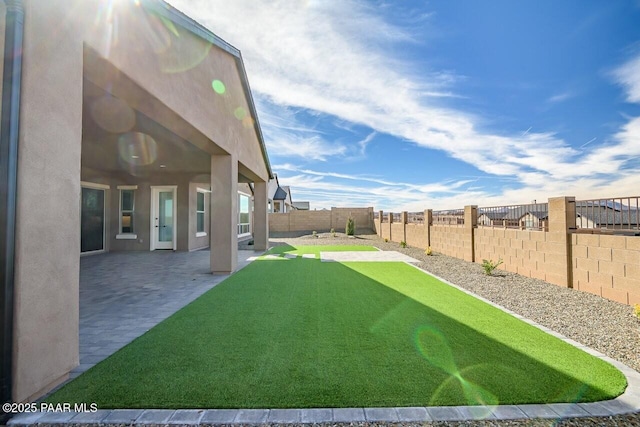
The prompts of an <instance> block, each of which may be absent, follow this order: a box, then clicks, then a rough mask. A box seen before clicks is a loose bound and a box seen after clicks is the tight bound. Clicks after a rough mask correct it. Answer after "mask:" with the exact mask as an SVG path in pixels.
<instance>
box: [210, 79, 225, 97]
mask: <svg viewBox="0 0 640 427" xmlns="http://www.w3.org/2000/svg"><path fill="white" fill-rule="evenodd" d="M211 87H212V88H213V90H214V92H215V93H217V94H218V95H224V93H225V92H226V91H227V88H226V87H225V85H224V83H222V82H221V81H220V80H214V81H212V82H211Z"/></svg>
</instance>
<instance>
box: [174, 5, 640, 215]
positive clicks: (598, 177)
mask: <svg viewBox="0 0 640 427" xmlns="http://www.w3.org/2000/svg"><path fill="white" fill-rule="evenodd" d="M171 2H172V3H174V4H175V5H176V6H177V7H179V8H181V9H184V10H185V12H187V13H188V14H189V15H191V16H195V17H197V19H198V20H199V21H200V22H202V23H203V24H205V25H206V26H208V27H210V28H211V29H212V30H213V31H214V32H215V33H216V34H218V35H220V36H222V37H223V38H225V39H227V40H229V41H231V42H232V43H233V44H234V45H235V46H237V47H238V48H240V49H241V50H242V53H243V58H244V60H245V65H246V68H247V71H248V74H249V78H250V80H251V86H252V88H253V90H254V91H255V92H257V94H258V97H259V98H264V99H265V100H268V102H265V103H263V105H266V104H270V105H272V106H280V107H282V108H280V109H279V111H285V112H286V111H287V110H288V109H290V108H294V109H295V108H302V109H307V110H311V111H316V112H319V113H323V114H326V115H331V116H335V117H336V118H337V121H339V122H343V123H345V125H346V126H347V127H349V126H350V125H349V124H359V125H364V126H367V127H369V128H370V129H372V130H374V131H375V132H377V133H386V134H389V135H393V136H396V137H398V138H400V139H404V140H408V141H410V142H412V143H415V144H417V145H419V146H423V147H427V148H431V149H436V150H442V151H443V152H446V153H448V154H449V155H450V156H451V157H453V158H456V159H458V160H461V161H464V162H466V163H469V164H471V165H473V166H475V167H476V168H478V169H479V170H480V171H482V172H485V173H487V174H491V175H498V176H503V177H515V178H517V180H518V181H517V182H516V183H514V187H517V188H514V189H513V190H509V189H506V190H504V191H503V192H502V194H500V195H498V196H495V195H490V194H485V193H481V192H477V191H473V192H471V191H469V192H465V193H464V194H456V196H455V197H449V195H448V196H447V200H448V202H451V203H454V202H455V203H463V201H464V200H469V202H474V203H479V202H480V201H486V202H487V203H494V202H495V203H498V202H500V203H514V202H519V201H521V200H523V199H524V201H527V200H529V199H532V198H539V199H542V198H544V197H548V196H550V195H551V194H556V195H558V194H576V195H578V193H579V192H581V193H583V192H585V191H587V190H588V191H589V192H590V194H592V193H594V192H598V191H600V189H602V188H613V189H618V190H620V191H622V189H623V188H627V187H625V186H629V185H631V187H630V188H632V187H633V185H634V183H635V186H636V190H634V191H636V192H637V187H638V186H640V178H637V177H636V179H635V181H634V178H633V177H630V176H627V175H625V174H624V173H623V172H621V168H624V167H625V166H628V165H629V162H631V161H633V160H630V159H632V158H633V157H634V156H637V155H639V154H640V152H639V151H640V148H639V147H640V144H638V143H637V141H638V139H637V137H638V129H637V127H638V123H637V119H630V121H629V123H628V124H627V126H625V127H624V128H623V129H622V130H621V131H620V132H619V133H618V134H616V135H614V136H613V137H612V138H611V139H610V140H608V141H603V142H602V143H600V141H599V142H598V144H591V145H590V146H589V147H588V148H589V149H588V150H576V149H573V148H571V147H570V146H569V145H568V144H567V143H566V142H565V141H564V140H562V139H560V138H558V137H557V136H556V135H554V134H552V133H542V132H531V128H530V129H529V130H527V131H526V132H524V133H518V134H511V135H509V134H491V133H487V132H482V131H480V130H479V128H480V126H479V125H480V124H481V123H482V118H481V117H477V116H474V115H472V114H469V113H467V112H465V111H461V110H455V109H452V108H447V107H443V106H442V104H441V103H440V102H441V99H442V97H443V96H446V97H449V95H450V96H454V95H453V94H454V93H455V92H454V91H453V90H452V86H453V85H455V83H456V82H457V79H458V78H459V77H458V76H455V75H453V74H452V73H448V72H437V71H436V72H433V73H427V74H418V70H416V69H414V68H413V67H412V66H411V64H408V63H404V62H402V61H400V60H399V59H398V56H397V55H395V54H394V53H395V52H396V49H395V48H397V47H398V45H399V43H401V42H402V43H404V42H410V41H411V36H410V35H409V34H407V33H405V32H404V31H403V30H402V29H400V28H396V27H394V26H393V25H391V24H389V23H387V22H386V21H385V19H384V15H383V14H381V13H380V11H378V10H376V9H374V6H371V5H370V4H369V3H367V2H364V1H358V0H351V1H349V0H342V1H313V0H309V1H306V2H292V1H287V0H280V1H277V0H276V1H272V2H255V1H252V0H235V1H227V0H171ZM373 29H375V30H373ZM614 76H615V77H616V79H617V81H618V82H619V83H620V84H622V85H624V87H625V88H626V89H627V99H628V100H629V101H630V102H640V57H638V58H635V59H633V60H631V61H629V62H628V63H626V64H624V65H623V66H622V67H620V68H619V69H618V70H616V71H615V72H614ZM569 96H571V94H570V93H568V92H566V93H560V94H556V95H554V96H552V97H551V98H549V102H560V101H563V100H565V99H567V98H568V97H569ZM261 107H262V105H259V112H260V114H261V119H262V114H263V111H262V110H261ZM277 115H278V113H276V114H274V116H277ZM293 119H294V122H293V123H294V124H290V125H282V124H281V125H279V126H278V125H274V126H270V122H269V119H267V120H264V119H262V120H261V122H262V124H263V125H264V127H265V134H266V135H267V143H268V148H269V151H270V153H271V155H272V156H274V155H275V156H277V155H278V154H279V153H288V154H289V155H291V156H299V157H304V158H310V159H314V160H326V159H328V158H329V157H331V156H343V155H345V154H346V153H348V152H349V147H347V146H345V145H343V144H342V143H336V142H334V141H329V140H327V139H325V138H323V136H322V135H321V134H318V133H317V132H315V134H314V133H313V132H312V131H311V130H309V131H306V130H302V131H300V130H298V129H296V128H300V123H299V122H295V117H293ZM287 127H289V128H293V129H287ZM636 161H637V160H636ZM325 175H326V174H325ZM311 176H312V175H310V174H301V175H296V178H295V179H296V182H297V184H291V183H290V185H292V186H293V187H294V191H296V190H297V187H296V185H300V191H314V190H313V188H309V187H306V186H305V185H307V184H309V183H310V182H317V180H309V179H308V178H309V177H311ZM316 178H320V179H321V182H322V183H323V185H324V190H323V191H324V192H325V193H327V192H328V191H329V190H327V189H328V188H332V189H333V190H332V191H336V192H340V194H349V195H351V196H352V197H354V200H362V194H361V193H359V191H360V190H361V191H369V192H370V194H371V197H372V198H375V200H380V201H382V200H386V199H384V195H383V194H380V193H384V191H381V188H384V187H377V189H376V190H375V191H373V190H371V189H368V188H367V187H362V188H359V190H358V191H348V189H346V188H344V187H332V186H331V185H329V184H330V183H328V182H326V179H325V178H323V177H317V176H316ZM334 178H335V177H334ZM616 183H619V184H620V186H614V187H612V185H615V184H616ZM518 184H519V185H518ZM381 185H382V184H381ZM444 185H448V186H450V185H451V183H445V184H444ZM417 187H420V186H419V185H417ZM523 187H524V188H523ZM403 191H404V190H403ZM406 191H408V193H407V194H409V195H410V196H417V195H419V194H420V193H419V192H418V191H417V190H415V189H411V188H409V189H408V190H406ZM395 193H396V194H395V195H397V194H398V193H400V192H399V191H395ZM317 195H318V197H321V195H320V194H319V193H318V194H317ZM471 196H473V197H476V198H477V199H475V200H472V199H471V198H470V197H471ZM322 197H324V199H323V200H327V201H328V200H329V196H328V195H323V196H322ZM508 197H512V199H508ZM334 200H335V198H334ZM397 202H398V204H401V203H407V204H409V203H410V201H409V200H404V199H403V200H398V201H397ZM425 202H429V203H433V201H430V200H426V199H424V198H423V197H418V198H417V199H415V203H425Z"/></svg>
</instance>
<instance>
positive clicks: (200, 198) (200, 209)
mask: <svg viewBox="0 0 640 427" xmlns="http://www.w3.org/2000/svg"><path fill="white" fill-rule="evenodd" d="M205 192H206V191H205V190H201V189H199V188H198V192H197V193H196V237H203V236H206V235H207V232H206V231H205V226H204V223H205V212H206V207H207V204H206V198H205Z"/></svg>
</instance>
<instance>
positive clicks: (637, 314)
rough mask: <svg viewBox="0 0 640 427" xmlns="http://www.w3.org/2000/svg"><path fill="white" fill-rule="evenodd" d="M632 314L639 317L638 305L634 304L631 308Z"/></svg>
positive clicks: (639, 305) (639, 306) (639, 309)
mask: <svg viewBox="0 0 640 427" xmlns="http://www.w3.org/2000/svg"><path fill="white" fill-rule="evenodd" d="M633 313H634V314H635V315H636V316H638V317H640V304H636V305H634V306H633Z"/></svg>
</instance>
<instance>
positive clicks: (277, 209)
mask: <svg viewBox="0 0 640 427" xmlns="http://www.w3.org/2000/svg"><path fill="white" fill-rule="evenodd" d="M273 211H274V212H280V202H273Z"/></svg>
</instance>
